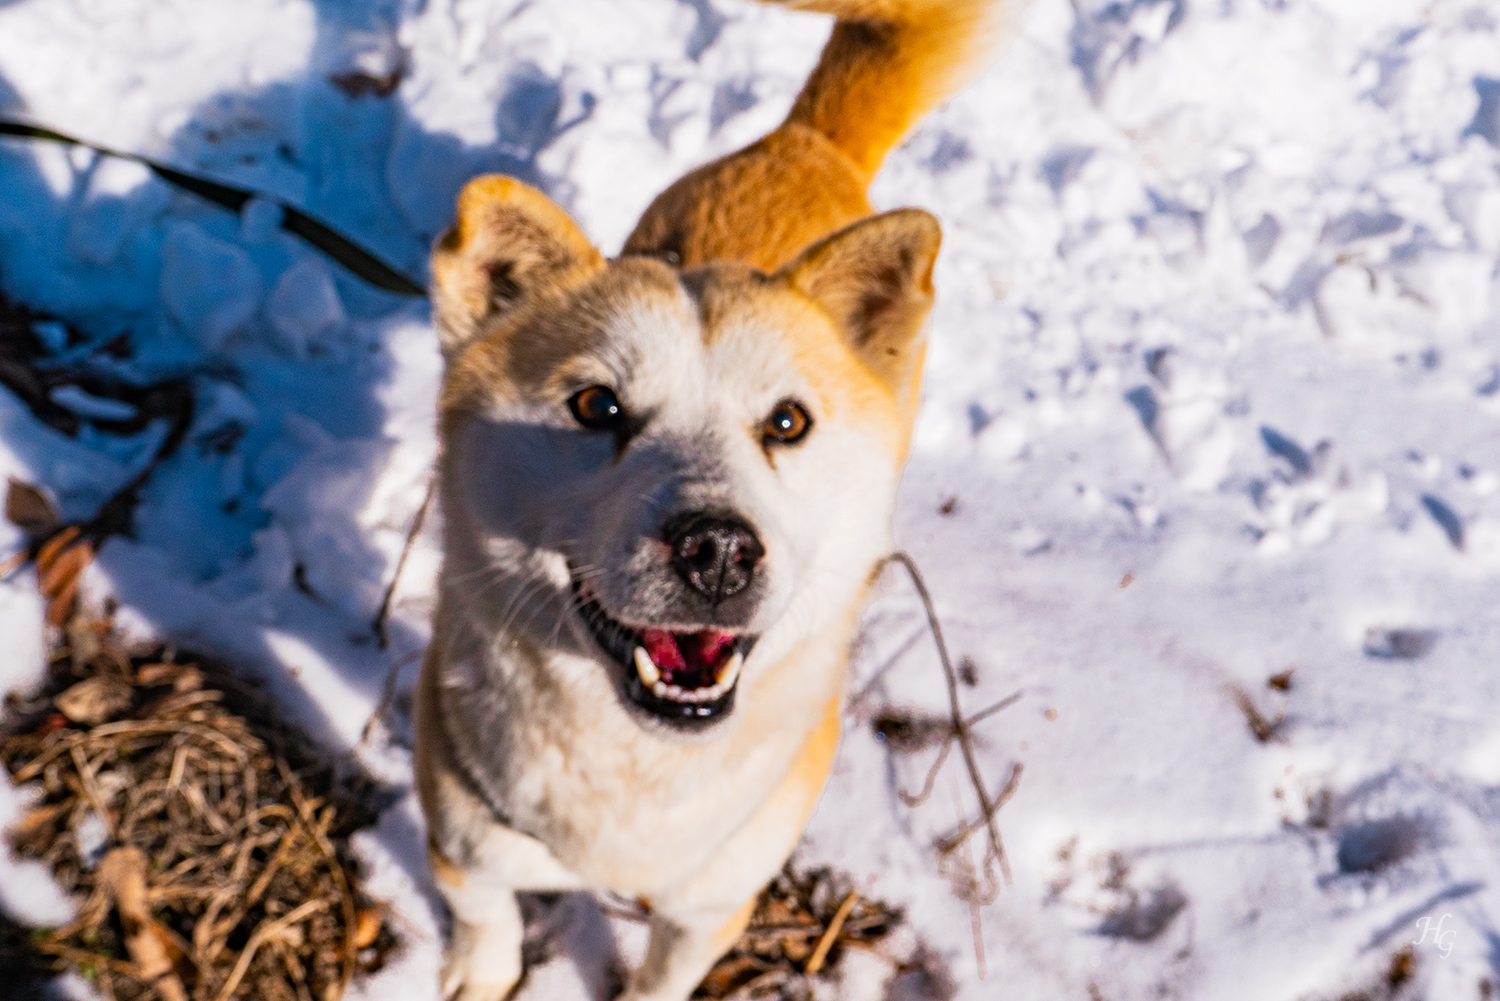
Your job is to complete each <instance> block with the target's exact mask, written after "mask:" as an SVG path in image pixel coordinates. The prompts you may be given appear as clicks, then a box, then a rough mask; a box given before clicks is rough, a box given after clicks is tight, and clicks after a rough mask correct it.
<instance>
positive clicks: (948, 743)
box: [897, 691, 1021, 808]
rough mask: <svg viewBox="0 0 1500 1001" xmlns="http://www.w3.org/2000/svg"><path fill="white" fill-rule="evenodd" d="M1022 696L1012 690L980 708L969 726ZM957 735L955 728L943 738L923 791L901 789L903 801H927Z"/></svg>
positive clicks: (911, 802)
mask: <svg viewBox="0 0 1500 1001" xmlns="http://www.w3.org/2000/svg"><path fill="white" fill-rule="evenodd" d="M1020 697H1021V693H1020V692H1019V691H1017V692H1012V693H1011V694H1010V695H1007V696H1006V697H1005V698H1003V699H1001V700H1000V701H999V702H996V703H995V704H994V705H992V706H990V707H988V708H986V709H981V710H979V711H978V712H977V713H975V714H974V715H973V716H970V717H969V720H968V725H969V728H970V729H973V727H974V724H975V723H978V722H979V721H980V720H983V719H986V718H987V717H990V716H993V715H994V714H995V713H997V712H999V711H1000V710H1002V709H1004V708H1006V707H1007V706H1011V705H1014V704H1015V702H1016V700H1017V699H1019V698H1020ZM957 737H958V732H957V731H956V730H955V731H950V732H949V733H948V735H947V736H946V737H944V738H943V746H942V748H941V749H940V750H939V751H938V756H937V760H936V761H934V762H933V763H932V767H931V768H930V769H928V772H927V779H926V781H924V782H923V783H922V791H921V792H919V793H917V795H915V796H913V795H912V794H911V793H909V792H907V791H906V790H905V789H902V790H900V791H899V792H898V793H897V795H899V796H900V797H901V802H903V803H905V804H906V805H907V806H921V805H922V804H923V803H925V802H927V800H928V798H929V797H930V796H931V795H932V785H933V783H934V782H936V781H937V777H938V772H940V771H941V770H942V768H943V763H944V762H945V761H947V760H948V752H949V751H951V750H953V741H954V740H955V739H956V738H957ZM998 806H999V804H996V807H997V808H998Z"/></svg>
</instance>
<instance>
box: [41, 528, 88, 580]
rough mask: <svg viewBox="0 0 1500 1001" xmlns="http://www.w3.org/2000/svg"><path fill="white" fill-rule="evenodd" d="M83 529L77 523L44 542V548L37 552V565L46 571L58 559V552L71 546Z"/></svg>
mask: <svg viewBox="0 0 1500 1001" xmlns="http://www.w3.org/2000/svg"><path fill="white" fill-rule="evenodd" d="M82 531H83V530H82V529H80V528H79V527H78V526H77V525H69V526H68V527H67V528H64V529H63V530H62V531H60V532H58V533H57V534H56V535H54V536H53V537H52V538H50V539H48V540H47V541H46V542H44V543H42V548H41V549H38V550H37V552H36V565H37V566H38V567H40V568H41V569H42V572H44V573H45V572H46V570H47V568H48V567H50V566H51V565H52V563H53V561H54V560H56V559H57V557H58V554H59V553H61V552H62V551H63V550H64V549H66V548H67V547H68V546H70V545H71V544H72V543H73V540H74V539H76V538H78V536H79V535H80V534H81V533H82Z"/></svg>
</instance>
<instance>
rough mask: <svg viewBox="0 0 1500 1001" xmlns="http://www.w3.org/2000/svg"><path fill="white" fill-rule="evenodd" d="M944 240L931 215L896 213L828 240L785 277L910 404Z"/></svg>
mask: <svg viewBox="0 0 1500 1001" xmlns="http://www.w3.org/2000/svg"><path fill="white" fill-rule="evenodd" d="M942 241H943V231H942V228H941V227H940V226H939V225H938V221H937V219H935V218H933V216H932V214H931V213H929V212H924V211H922V210H921V209H897V210H896V211H894V212H886V213H883V214H881V215H877V216H872V217H871V218H869V219H862V220H860V221H859V222H857V223H854V224H853V225H852V226H846V227H845V228H844V229H841V230H839V231H838V232H837V233H834V234H833V235H832V236H828V237H824V238H823V239H822V240H819V241H818V242H817V243H815V244H813V245H812V246H811V247H808V248H807V249H806V250H804V251H803V252H802V253H801V254H800V255H799V256H798V257H797V259H796V260H794V261H792V262H791V263H790V264H788V265H786V266H785V267H784V268H782V269H781V271H780V273H779V274H780V276H781V277H782V278H783V279H784V280H785V281H786V282H787V283H788V284H789V285H790V286H791V287H792V288H794V289H796V290H797V291H799V292H801V293H802V294H803V295H805V296H807V297H808V298H809V299H811V300H812V301H813V302H815V303H817V304H818V305H819V306H820V307H821V308H822V309H823V311H824V312H825V313H827V314H828V315H829V316H830V317H832V319H833V321H834V322H835V323H836V324H838V326H839V328H840V329H841V330H842V331H843V333H844V336H845V338H847V340H848V342H849V346H850V347H852V348H853V349H854V351H855V353H856V354H857V355H859V357H860V358H861V359H862V360H863V361H864V363H865V365H866V366H868V367H869V368H870V370H871V371H873V372H874V373H875V375H876V376H878V377H879V378H880V380H881V381H882V382H884V383H886V385H887V386H889V387H890V389H891V391H892V392H893V393H895V394H896V396H898V397H903V398H904V397H905V396H906V395H907V393H908V391H909V390H912V389H914V385H913V384H914V382H915V379H916V376H917V375H918V373H919V372H920V367H921V365H920V362H921V357H922V351H921V333H922V325H923V321H925V320H926V319H927V312H928V310H929V309H931V308H932V266H933V264H934V263H936V261H937V254H938V247H939V246H940V245H941V243H942Z"/></svg>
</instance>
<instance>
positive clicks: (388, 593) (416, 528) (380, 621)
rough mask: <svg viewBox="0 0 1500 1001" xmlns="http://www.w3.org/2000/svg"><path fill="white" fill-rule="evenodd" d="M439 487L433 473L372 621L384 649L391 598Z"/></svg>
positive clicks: (388, 639) (371, 627)
mask: <svg viewBox="0 0 1500 1001" xmlns="http://www.w3.org/2000/svg"><path fill="white" fill-rule="evenodd" d="M436 489H437V474H436V473H433V474H432V476H430V477H429V478H428V480H427V493H426V494H424V495H423V496H422V506H421V507H419V508H417V516H416V517H415V518H413V519H412V520H411V528H410V529H408V530H407V533H406V542H405V544H403V545H402V546H401V555H400V557H398V558H397V560H396V569H395V570H393V571H392V572H391V582H390V583H389V584H387V585H386V588H385V595H384V596H383V597H382V598H381V599H380V610H379V611H378V612H376V613H375V619H374V621H373V622H371V623H370V631H371V632H373V633H374V634H375V645H376V646H377V647H378V648H379V649H381V650H384V649H385V648H386V646H388V645H389V643H390V637H389V636H387V635H386V631H385V620H386V618H387V617H388V616H389V615H390V614H391V599H393V598H394V597H395V596H396V585H397V584H399V583H400V582H401V571H402V570H403V569H404V568H405V567H406V558H407V557H408V556H410V555H411V549H412V546H413V545H414V544H415V543H416V541H417V536H418V535H419V534H421V531H422V523H423V522H425V521H426V520H427V509H428V508H429V507H431V506H432V495H433V494H434V493H436Z"/></svg>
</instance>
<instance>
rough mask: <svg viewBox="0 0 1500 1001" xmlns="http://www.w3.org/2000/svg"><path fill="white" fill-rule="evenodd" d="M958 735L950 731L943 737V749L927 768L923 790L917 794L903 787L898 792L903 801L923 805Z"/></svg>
mask: <svg viewBox="0 0 1500 1001" xmlns="http://www.w3.org/2000/svg"><path fill="white" fill-rule="evenodd" d="M956 736H957V734H953V733H950V734H948V736H946V737H944V738H943V747H942V750H940V751H938V756H937V760H936V761H934V762H933V763H932V767H931V768H929V769H928V770H927V781H925V782H923V783H922V791H921V792H919V793H917V794H916V795H915V796H913V795H912V794H911V793H909V792H907V791H906V790H905V789H901V790H899V791H898V792H897V795H898V796H900V797H901V802H903V803H905V804H906V805H907V806H921V805H922V804H923V803H925V802H927V799H928V797H930V796H931V795H932V786H933V783H935V782H937V777H938V772H940V771H942V770H943V763H944V762H945V761H947V760H948V752H949V751H951V750H953V739H954V737H956Z"/></svg>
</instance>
